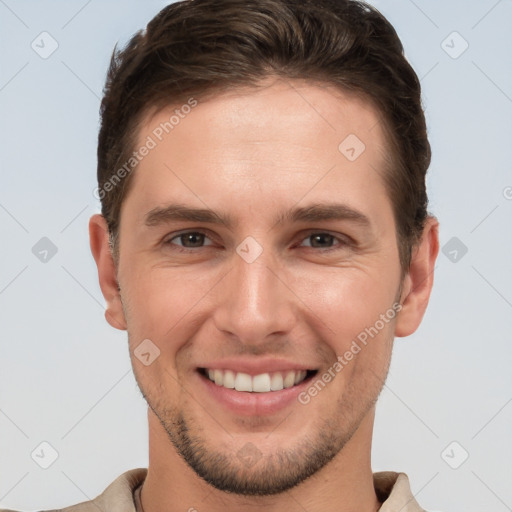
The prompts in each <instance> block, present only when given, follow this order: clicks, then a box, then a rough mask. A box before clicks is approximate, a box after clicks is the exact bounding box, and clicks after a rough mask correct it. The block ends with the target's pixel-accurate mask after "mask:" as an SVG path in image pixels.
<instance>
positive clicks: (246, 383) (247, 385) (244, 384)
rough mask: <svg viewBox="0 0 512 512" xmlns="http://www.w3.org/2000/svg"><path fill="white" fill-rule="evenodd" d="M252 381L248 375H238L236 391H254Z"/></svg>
mask: <svg viewBox="0 0 512 512" xmlns="http://www.w3.org/2000/svg"><path fill="white" fill-rule="evenodd" d="M251 381H252V379H251V376H250V375H249V374H247V373H241V372H239V373H237V374H236V378H235V389H236V390H237V391H252V382H251Z"/></svg>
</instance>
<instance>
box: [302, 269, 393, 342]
mask: <svg viewBox="0 0 512 512" xmlns="http://www.w3.org/2000/svg"><path fill="white" fill-rule="evenodd" d="M296 282H297V283H299V282H300V283H301V285H300V286H301V289H302V291H301V293H300V296H301V299H303V302H304V303H305V304H306V305H307V306H308V307H309V308H311V310H313V311H314V312H315V314H316V315H317V316H318V318H319V319H320V320H321V321H322V324H323V326H324V328H325V330H326V332H329V333H330V334H328V336H329V337H330V338H331V339H334V340H336V345H337V346H336V347H333V348H336V349H339V350H342V349H343V348H344V347H345V346H346V345H347V344H349V345H350V342H351V340H352V339H354V338H356V337H357V336H358V335H359V334H360V333H361V332H365V329H367V328H371V327H372V326H374V325H375V323H376V322H379V323H378V327H379V331H386V330H387V329H388V330H389V328H390V324H391V323H392V322H391V321H392V320H393V318H394V317H395V316H396V313H395V311H394V310H393V309H392V306H393V301H394V299H395V293H396V291H397V289H398V275H397V276H394V275H392V274H391V273H387V274H384V273H382V274H381V273H378V272H370V271H368V270H365V269H355V268H339V269H336V270H335V271H330V272H328V273H327V272H325V270H324V272H317V273H316V274H315V273H314V272H309V273H307V272H304V274H303V275H302V276H301V277H300V278H299V279H297V281H296ZM382 314H383V315H385V316H386V314H387V316H386V322H385V325H384V326H382V325H381V324H382V321H380V318H381V315H382Z"/></svg>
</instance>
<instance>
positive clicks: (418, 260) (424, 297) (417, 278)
mask: <svg viewBox="0 0 512 512" xmlns="http://www.w3.org/2000/svg"><path fill="white" fill-rule="evenodd" d="M438 252H439V222H438V221H437V219H436V218H435V217H433V216H429V217H428V218H427V221H426V223H425V227H424V229H423V234H422V237H421V240H420V242H419V243H418V244H417V245H416V246H415V247H414V248H413V251H412V255H411V265H410V267H409V271H408V272H407V274H406V276H405V278H404V283H403V291H402V297H401V302H402V309H401V310H400V312H399V314H398V316H397V317H396V318H397V320H396V324H395V336H398V337H403V336H409V335H410V334H412V333H413V332H414V331H416V329H417V328H418V327H419V325H420V323H421V320H422V318H423V315H424V314H425V311H426V309H427V305H428V300H429V298H430V292H431V290H432V285H433V284H434V265H435V262H436V258H437V254H438Z"/></svg>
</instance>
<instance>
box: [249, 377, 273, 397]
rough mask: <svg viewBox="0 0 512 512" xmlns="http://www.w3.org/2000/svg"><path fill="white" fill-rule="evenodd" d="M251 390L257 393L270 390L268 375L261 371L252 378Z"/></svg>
mask: <svg viewBox="0 0 512 512" xmlns="http://www.w3.org/2000/svg"><path fill="white" fill-rule="evenodd" d="M252 390H253V391H256V392H257V393H266V392H267V391H270V375H269V374H268V373H262V374H261V375H256V376H254V377H253V378H252Z"/></svg>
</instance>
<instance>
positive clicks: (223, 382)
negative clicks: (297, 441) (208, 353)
mask: <svg viewBox="0 0 512 512" xmlns="http://www.w3.org/2000/svg"><path fill="white" fill-rule="evenodd" d="M199 373H200V374H201V375H202V376H203V377H205V378H207V379H208V380H210V381H211V382H214V383H215V384H217V386H220V387H223V388H227V389H234V390H236V391H245V392H248V393H268V392H272V391H281V390H283V389H288V388H292V387H293V386H298V385H299V384H302V383H303V382H304V381H306V380H309V379H311V378H312V377H313V376H314V375H316V373H317V370H295V371H294V370H289V371H282V372H270V373H260V374H259V375H249V374H248V373H243V372H235V371H232V370H220V369H211V368H199Z"/></svg>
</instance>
